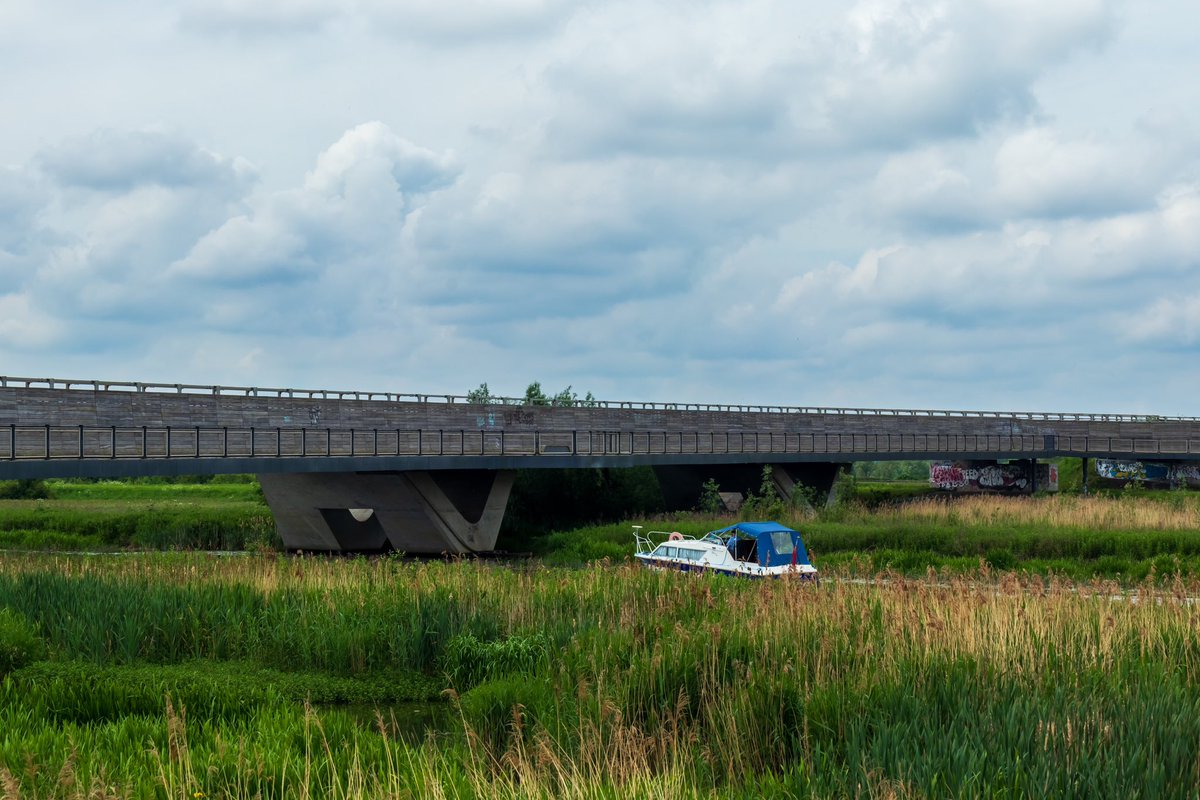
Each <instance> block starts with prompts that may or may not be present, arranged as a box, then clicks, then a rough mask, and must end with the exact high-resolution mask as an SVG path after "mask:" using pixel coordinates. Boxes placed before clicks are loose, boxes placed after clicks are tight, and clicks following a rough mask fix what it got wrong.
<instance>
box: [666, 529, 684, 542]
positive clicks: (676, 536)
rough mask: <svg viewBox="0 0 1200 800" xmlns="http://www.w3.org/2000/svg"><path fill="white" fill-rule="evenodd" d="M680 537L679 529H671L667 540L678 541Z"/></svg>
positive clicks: (681, 536) (681, 535)
mask: <svg viewBox="0 0 1200 800" xmlns="http://www.w3.org/2000/svg"><path fill="white" fill-rule="evenodd" d="M682 538H683V534H682V533H680V532H679V531H672V532H671V535H670V536H668V537H667V540H668V541H672V542H678V541H679V540H680V539H682Z"/></svg>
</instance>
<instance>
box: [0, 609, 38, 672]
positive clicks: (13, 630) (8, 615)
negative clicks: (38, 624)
mask: <svg viewBox="0 0 1200 800" xmlns="http://www.w3.org/2000/svg"><path fill="white" fill-rule="evenodd" d="M45 657H46V643H45V642H43V641H42V638H41V637H40V636H38V632H37V629H36V628H35V627H34V626H33V623H31V622H30V621H29V620H27V619H26V618H25V617H24V616H22V615H21V614H18V613H17V612H16V611H13V610H12V609H11V608H0V675H7V674H8V673H10V672H12V671H13V670H16V669H20V668H21V667H23V666H25V665H26V664H29V663H31V662H34V661H38V660H39V659H42V658H45Z"/></svg>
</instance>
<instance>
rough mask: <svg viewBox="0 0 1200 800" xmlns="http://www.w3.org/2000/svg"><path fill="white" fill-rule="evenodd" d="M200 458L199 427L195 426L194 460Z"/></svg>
mask: <svg viewBox="0 0 1200 800" xmlns="http://www.w3.org/2000/svg"><path fill="white" fill-rule="evenodd" d="M199 457H200V426H199V425H197V426H196V458H199Z"/></svg>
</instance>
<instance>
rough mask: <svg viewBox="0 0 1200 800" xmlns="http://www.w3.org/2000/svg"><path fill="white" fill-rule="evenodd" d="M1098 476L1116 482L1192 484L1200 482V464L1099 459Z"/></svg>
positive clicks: (1097, 464) (1097, 463)
mask: <svg viewBox="0 0 1200 800" xmlns="http://www.w3.org/2000/svg"><path fill="white" fill-rule="evenodd" d="M1096 474H1097V475H1099V476H1100V477H1101V478H1108V479H1109V480H1116V481H1151V482H1164V483H1179V482H1184V481H1188V482H1190V481H1200V464H1178V463H1172V462H1168V461H1123V460H1120V459H1115V458H1098V459H1096Z"/></svg>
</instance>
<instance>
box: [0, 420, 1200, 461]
mask: <svg viewBox="0 0 1200 800" xmlns="http://www.w3.org/2000/svg"><path fill="white" fill-rule="evenodd" d="M1049 452H1053V453H1057V454H1064V455H1065V454H1078V455H1088V454H1130V455H1164V456H1181V455H1182V456H1186V455H1190V454H1200V440H1190V439H1140V438H1124V439H1123V438H1116V437H1100V436H1054V435H1037V434H1027V435H983V434H980V435H974V434H945V433H929V434H922V433H904V434H899V433H896V434H886V433H878V434H875V433H867V434H863V433H849V432H847V433H836V432H833V433H770V432H764V433H757V432H754V431H730V430H720V431H712V430H710V431H704V430H694V431H639V432H633V433H631V432H628V431H607V430H544V431H521V432H515V431H504V430H479V429H459V430H445V429H439V430H433V429H415V430H414V429H381V428H371V429H361V428H278V427H277V428H229V427H221V428H214V427H186V428H180V427H139V428H130V427H119V426H110V427H93V426H85V425H76V426H61V425H15V424H10V425H7V426H2V427H0V461H4V460H7V461H28V460H95V459H189V458H190V459H198V458H205V459H221V458H343V457H345V458H362V457H393V458H395V457H401V456H405V457H408V456H418V457H421V456H461V457H467V458H469V457H472V456H476V457H478V456H581V457H585V456H624V455H751V454H755V455H757V454H770V453H779V454H822V455H830V456H838V455H853V454H858V455H863V454H879V455H894V454H905V453H913V454H925V455H929V454H938V455H947V456H952V455H953V454H956V453H970V454H985V453H987V454H1005V455H1011V454H1020V453H1049Z"/></svg>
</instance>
